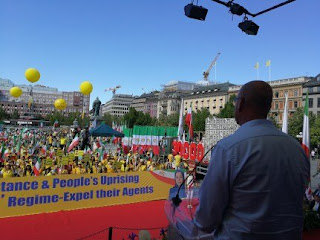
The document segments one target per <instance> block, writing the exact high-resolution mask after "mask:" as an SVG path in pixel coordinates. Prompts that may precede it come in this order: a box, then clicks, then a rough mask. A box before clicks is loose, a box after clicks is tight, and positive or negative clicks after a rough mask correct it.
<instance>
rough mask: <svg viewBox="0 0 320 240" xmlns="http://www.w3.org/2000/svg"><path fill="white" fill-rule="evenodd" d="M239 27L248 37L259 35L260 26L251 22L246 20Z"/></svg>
mask: <svg viewBox="0 0 320 240" xmlns="http://www.w3.org/2000/svg"><path fill="white" fill-rule="evenodd" d="M238 27H239V28H240V29H241V30H242V31H243V32H245V33H246V34H248V35H257V34H258V30H259V26H258V25H257V24H255V23H254V22H252V21H250V20H244V21H243V22H241V23H239V25H238Z"/></svg>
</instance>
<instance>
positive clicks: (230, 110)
mask: <svg viewBox="0 0 320 240" xmlns="http://www.w3.org/2000/svg"><path fill="white" fill-rule="evenodd" d="M235 99H236V95H231V96H230V100H229V101H228V102H227V103H226V105H225V106H224V108H222V109H221V110H220V112H219V114H218V115H217V117H219V118H234V101H235Z"/></svg>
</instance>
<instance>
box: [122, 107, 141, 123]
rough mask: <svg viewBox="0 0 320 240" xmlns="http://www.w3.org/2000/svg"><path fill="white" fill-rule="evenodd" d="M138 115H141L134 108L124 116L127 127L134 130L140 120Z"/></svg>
mask: <svg viewBox="0 0 320 240" xmlns="http://www.w3.org/2000/svg"><path fill="white" fill-rule="evenodd" d="M138 115H139V113H138V111H137V110H136V109H135V108H133V107H130V108H129V112H128V113H126V114H125V115H124V116H123V120H124V121H125V122H126V124H127V127H129V128H133V126H134V125H135V123H136V120H137V118H138Z"/></svg>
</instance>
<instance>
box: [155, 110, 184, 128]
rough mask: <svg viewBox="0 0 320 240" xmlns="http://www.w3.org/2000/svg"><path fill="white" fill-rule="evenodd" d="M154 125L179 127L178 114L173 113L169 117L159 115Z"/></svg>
mask: <svg viewBox="0 0 320 240" xmlns="http://www.w3.org/2000/svg"><path fill="white" fill-rule="evenodd" d="M156 125H158V126H166V127H177V126H178V125H179V113H174V114H171V115H169V116H167V115H164V114H160V116H159V119H158V120H157V121H156Z"/></svg>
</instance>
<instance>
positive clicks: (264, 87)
mask: <svg viewBox="0 0 320 240" xmlns="http://www.w3.org/2000/svg"><path fill="white" fill-rule="evenodd" d="M272 95H273V94H272V88H271V87H270V85H269V84H268V83H266V82H264V81H252V82H248V83H246V84H245V85H243V86H242V88H241V89H240V91H239V93H238V96H237V98H236V105H235V118H236V121H237V123H238V124H239V125H242V124H244V123H246V122H248V121H251V120H255V119H266V118H267V115H268V113H269V110H270V108H271V102H272Z"/></svg>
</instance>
